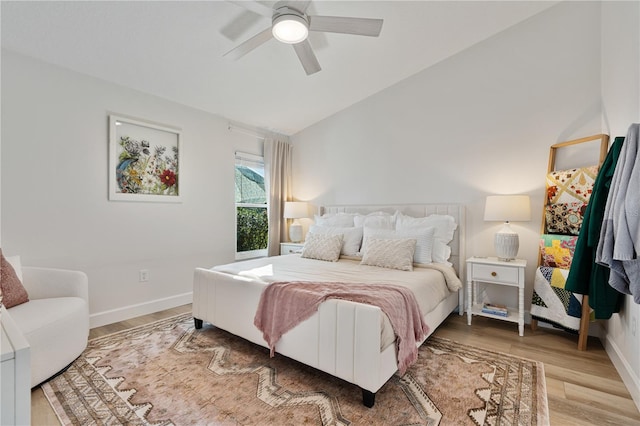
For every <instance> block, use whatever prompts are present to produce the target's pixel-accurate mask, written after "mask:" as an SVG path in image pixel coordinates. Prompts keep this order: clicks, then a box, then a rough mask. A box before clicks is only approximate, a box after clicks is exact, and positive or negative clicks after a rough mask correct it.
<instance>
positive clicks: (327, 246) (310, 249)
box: [301, 234, 342, 262]
mask: <svg viewBox="0 0 640 426" xmlns="http://www.w3.org/2000/svg"><path fill="white" fill-rule="evenodd" d="M341 248H342V235H326V234H308V235H307V240H306V241H305V242H304V246H303V247H302V254H301V256H302V257H306V258H307V259H318V260H326V261H329V262H335V261H336V260H338V259H339V258H340V249H341Z"/></svg>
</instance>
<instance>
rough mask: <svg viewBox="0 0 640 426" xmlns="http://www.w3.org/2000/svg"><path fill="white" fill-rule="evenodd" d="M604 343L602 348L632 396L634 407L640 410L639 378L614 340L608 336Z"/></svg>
mask: <svg viewBox="0 0 640 426" xmlns="http://www.w3.org/2000/svg"><path fill="white" fill-rule="evenodd" d="M604 343H605V345H604V349H605V350H606V351H607V355H609V359H611V362H612V363H613V366H614V367H615V368H616V370H617V371H618V374H620V377H621V378H622V381H623V382H624V384H625V386H626V387H627V390H629V393H630V394H631V398H633V402H635V403H636V407H638V410H640V378H639V377H638V376H636V375H635V374H634V372H633V368H631V365H629V363H628V362H627V360H626V359H625V358H624V356H623V354H622V352H621V351H620V348H618V345H616V344H615V342H614V341H612V340H611V339H609V336H607V338H606V339H605V340H604Z"/></svg>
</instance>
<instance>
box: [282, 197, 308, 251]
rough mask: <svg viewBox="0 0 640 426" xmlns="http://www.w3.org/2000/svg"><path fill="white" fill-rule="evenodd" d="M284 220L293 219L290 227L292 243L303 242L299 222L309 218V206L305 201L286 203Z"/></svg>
mask: <svg viewBox="0 0 640 426" xmlns="http://www.w3.org/2000/svg"><path fill="white" fill-rule="evenodd" d="M283 216H284V218H285V219H293V223H292V224H291V225H289V239H290V240H291V242H292V243H299V242H301V241H302V225H301V224H300V222H299V221H298V219H301V218H303V217H309V206H308V205H307V203H305V202H303V201H285V203H284V215H283Z"/></svg>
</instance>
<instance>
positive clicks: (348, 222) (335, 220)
mask: <svg viewBox="0 0 640 426" xmlns="http://www.w3.org/2000/svg"><path fill="white" fill-rule="evenodd" d="M354 216H355V213H325V214H323V215H322V216H318V215H314V216H313V218H314V222H315V224H316V225H320V226H342V227H351V226H353V218H354Z"/></svg>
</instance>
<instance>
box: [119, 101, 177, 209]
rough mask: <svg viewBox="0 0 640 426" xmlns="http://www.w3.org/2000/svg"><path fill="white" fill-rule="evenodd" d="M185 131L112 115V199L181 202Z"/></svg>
mask: <svg viewBox="0 0 640 426" xmlns="http://www.w3.org/2000/svg"><path fill="white" fill-rule="evenodd" d="M181 171H182V141H181V130H180V129H178V128H174V127H170V126H165V125H161V124H156V123H152V122H148V121H143V120H138V119H133V118H128V117H125V116H120V115H113V114H112V115H109V200H111V201H138V202H160V203H180V202H182V194H181V189H182V188H181V185H180V174H181Z"/></svg>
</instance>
